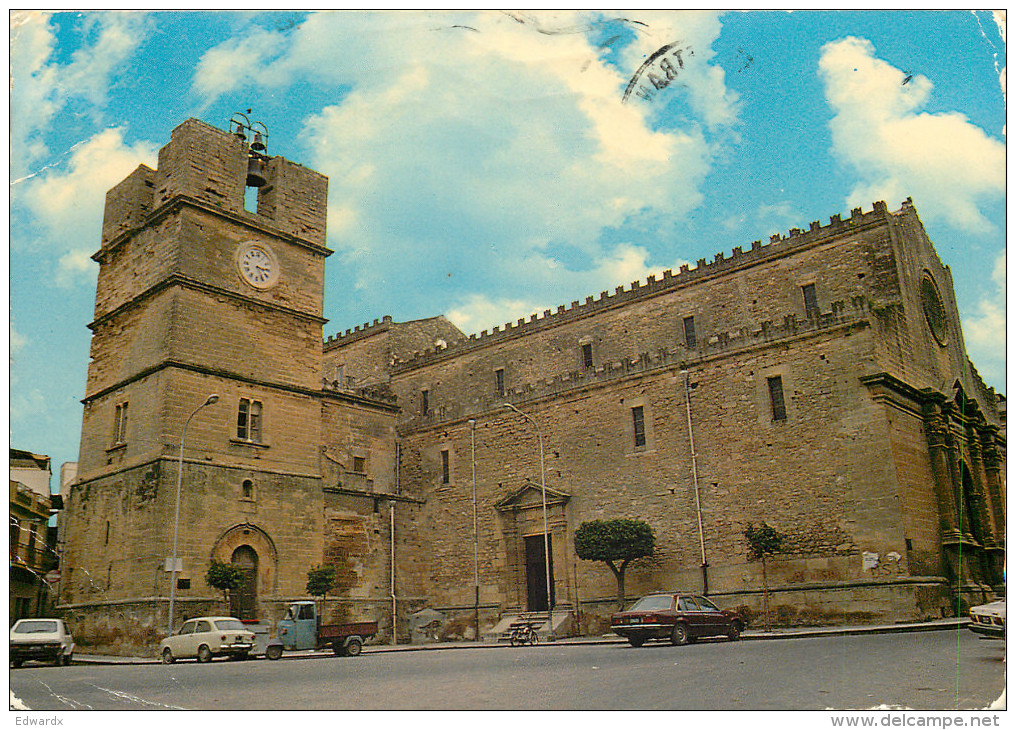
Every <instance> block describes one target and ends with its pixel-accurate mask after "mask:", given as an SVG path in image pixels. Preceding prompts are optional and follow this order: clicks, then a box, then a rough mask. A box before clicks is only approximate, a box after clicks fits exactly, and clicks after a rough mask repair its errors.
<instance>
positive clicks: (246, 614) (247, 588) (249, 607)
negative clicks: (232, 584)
mask: <svg viewBox="0 0 1016 730" xmlns="http://www.w3.org/2000/svg"><path fill="white" fill-rule="evenodd" d="M231 562H232V563H233V565H235V566H236V567H237V568H240V569H241V570H242V571H243V574H244V580H243V584H242V585H241V586H240V587H239V588H236V589H234V590H232V591H230V592H229V613H230V615H231V616H235V617H236V618H238V619H256V618H257V617H258V616H257V612H258V611H257V605H258V554H257V553H256V552H255V551H254V548H252V547H251V546H250V545H241V546H240V547H238V548H237V549H236V550H234V551H233V558H232V561H231Z"/></svg>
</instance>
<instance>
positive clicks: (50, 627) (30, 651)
mask: <svg viewBox="0 0 1016 730" xmlns="http://www.w3.org/2000/svg"><path fill="white" fill-rule="evenodd" d="M73 656H74V637H73V636H71V632H70V631H68V630H67V625H66V624H64V622H63V621H62V620H61V619H58V618H25V619H21V620H20V621H18V622H17V623H15V624H14V625H13V626H12V627H11V656H10V658H11V666H13V667H20V666H21V665H22V664H24V663H25V662H26V661H28V660H30V659H35V660H38V661H50V662H53V663H54V664H55V665H57V666H60V665H61V664H63V665H64V666H67V665H68V664H70V663H71V657H73Z"/></svg>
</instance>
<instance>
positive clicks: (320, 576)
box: [307, 565, 336, 616]
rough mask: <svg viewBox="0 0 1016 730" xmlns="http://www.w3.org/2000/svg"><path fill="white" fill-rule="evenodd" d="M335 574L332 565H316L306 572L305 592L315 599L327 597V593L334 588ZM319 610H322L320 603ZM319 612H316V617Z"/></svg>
mask: <svg viewBox="0 0 1016 730" xmlns="http://www.w3.org/2000/svg"><path fill="white" fill-rule="evenodd" d="M335 583H336V573H335V566H334V565H318V566H316V567H314V568H311V569H310V570H308V571H307V592H308V593H309V594H311V595H312V596H315V597H317V598H323V597H324V596H326V595H328V591H330V590H331V589H332V588H334V587H335ZM321 609H322V610H323V609H324V602H323V601H322V606H321ZM320 615H321V611H318V616H320Z"/></svg>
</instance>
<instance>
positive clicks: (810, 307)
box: [801, 284, 818, 316]
mask: <svg viewBox="0 0 1016 730" xmlns="http://www.w3.org/2000/svg"><path fill="white" fill-rule="evenodd" d="M801 291H802V293H803V294H804V312H805V314H807V315H809V316H811V315H813V314H818V298H817V297H816V296H815V285H814V284H805V285H804V286H802V287H801Z"/></svg>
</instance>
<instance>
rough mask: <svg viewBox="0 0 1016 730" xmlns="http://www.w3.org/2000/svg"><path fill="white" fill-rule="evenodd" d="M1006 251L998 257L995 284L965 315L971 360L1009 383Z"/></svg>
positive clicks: (964, 333)
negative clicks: (1006, 366) (1007, 365)
mask: <svg viewBox="0 0 1016 730" xmlns="http://www.w3.org/2000/svg"><path fill="white" fill-rule="evenodd" d="M1005 262H1006V252H1005V251H1002V252H1001V253H1000V254H999V255H998V257H997V258H996V259H995V266H994V268H993V269H992V272H991V282H992V285H993V286H991V287H989V288H988V291H986V292H985V293H984V295H983V296H982V297H981V299H980V300H979V301H978V302H977V303H976V305H975V307H974V309H973V311H968V312H966V313H964V314H963V316H962V319H963V336H964V339H965V342H966V345H967V350H968V352H969V353H970V359H971V360H972V361H973V362H974V364H975V365H976V366H977V367H978V369H980V370H981V371H982V375H984V376H985V377H988V378H991V379H993V380H997V381H1001V382H1003V383H1004V382H1005V362H1006V352H1005V343H1006V328H1005V323H1006V313H1005V292H1006V284H1005V281H1006V270H1005Z"/></svg>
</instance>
